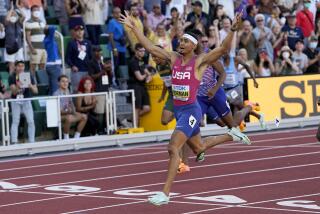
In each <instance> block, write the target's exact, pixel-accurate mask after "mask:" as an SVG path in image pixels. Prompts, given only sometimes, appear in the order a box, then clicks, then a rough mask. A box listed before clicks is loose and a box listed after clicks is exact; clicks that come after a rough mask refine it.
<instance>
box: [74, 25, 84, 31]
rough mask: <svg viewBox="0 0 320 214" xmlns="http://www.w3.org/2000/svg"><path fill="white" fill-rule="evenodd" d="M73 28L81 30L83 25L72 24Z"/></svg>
mask: <svg viewBox="0 0 320 214" xmlns="http://www.w3.org/2000/svg"><path fill="white" fill-rule="evenodd" d="M73 29H74V30H83V29H84V27H83V25H76V26H74V28H73Z"/></svg>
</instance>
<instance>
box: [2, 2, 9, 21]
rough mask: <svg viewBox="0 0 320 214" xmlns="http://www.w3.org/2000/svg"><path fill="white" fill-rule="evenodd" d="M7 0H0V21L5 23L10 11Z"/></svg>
mask: <svg viewBox="0 0 320 214" xmlns="http://www.w3.org/2000/svg"><path fill="white" fill-rule="evenodd" d="M7 3H8V1H7V0H0V23H4V20H5V18H6V16H7V13H8V8H9V5H7Z"/></svg>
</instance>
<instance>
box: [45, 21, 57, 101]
mask: <svg viewBox="0 0 320 214" xmlns="http://www.w3.org/2000/svg"><path fill="white" fill-rule="evenodd" d="M55 31H56V28H55V27H54V26H50V27H49V28H46V29H45V35H46V37H45V38H44V46H45V48H46V51H47V56H48V60H47V64H46V72H47V74H48V77H49V95H52V94H53V93H54V92H55V91H56V90H57V89H58V88H59V86H58V78H59V76H60V75H61V57H60V54H59V48H58V45H57V43H56V41H55Z"/></svg>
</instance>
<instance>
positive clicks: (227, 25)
mask: <svg viewBox="0 0 320 214" xmlns="http://www.w3.org/2000/svg"><path fill="white" fill-rule="evenodd" d="M231 24H232V20H231V19H230V18H229V17H228V16H225V17H224V18H223V19H222V29H221V30H220V31H219V41H220V42H222V41H223V40H224V39H225V38H226V37H227V35H228V33H229V32H230V31H231ZM233 41H234V40H233Z"/></svg>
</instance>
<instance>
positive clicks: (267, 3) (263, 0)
mask: <svg viewBox="0 0 320 214" xmlns="http://www.w3.org/2000/svg"><path fill="white" fill-rule="evenodd" d="M259 2H260V4H259V13H262V14H263V15H266V16H271V14H272V7H273V1H271V0H260V1H259Z"/></svg>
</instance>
